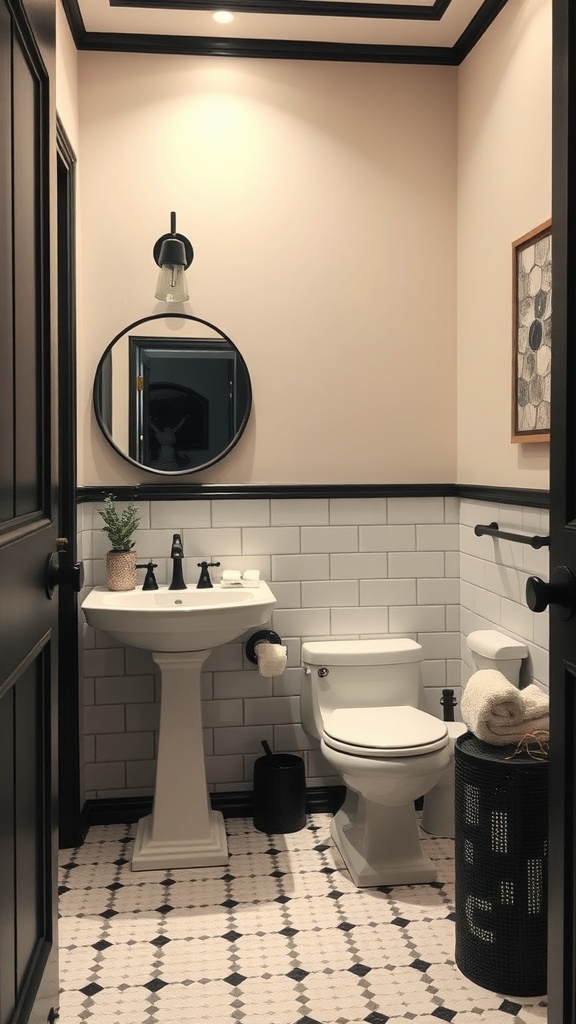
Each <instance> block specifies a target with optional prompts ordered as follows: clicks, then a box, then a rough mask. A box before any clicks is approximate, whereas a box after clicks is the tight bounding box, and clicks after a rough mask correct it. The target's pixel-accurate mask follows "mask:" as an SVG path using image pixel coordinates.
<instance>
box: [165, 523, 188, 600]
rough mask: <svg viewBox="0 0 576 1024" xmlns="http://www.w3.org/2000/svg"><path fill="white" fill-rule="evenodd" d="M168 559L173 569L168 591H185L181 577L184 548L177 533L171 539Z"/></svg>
mask: <svg viewBox="0 0 576 1024" xmlns="http://www.w3.org/2000/svg"><path fill="white" fill-rule="evenodd" d="M170 558H171V559H172V562H173V569H172V583H171V584H170V586H169V587H168V590H186V584H185V583H184V576H183V575H182V562H183V561H184V548H183V547H182V539H181V537H180V534H179V533H175V534H174V536H173V537H172V549H171V551H170Z"/></svg>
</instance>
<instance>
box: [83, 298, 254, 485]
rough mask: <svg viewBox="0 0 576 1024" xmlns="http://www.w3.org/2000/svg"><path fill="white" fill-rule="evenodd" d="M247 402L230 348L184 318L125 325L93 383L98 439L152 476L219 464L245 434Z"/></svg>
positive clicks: (209, 329) (200, 323)
mask: <svg viewBox="0 0 576 1024" xmlns="http://www.w3.org/2000/svg"><path fill="white" fill-rule="evenodd" d="M251 400H252V393H251V386H250V376H249V374H248V368H247V366H246V363H245V362H244V359H243V358H242V356H241V354H240V352H239V351H238V349H237V348H236V346H235V345H234V343H233V342H232V341H231V340H230V338H228V337H227V336H226V335H225V334H224V333H223V332H222V331H220V330H219V328H217V327H215V326H214V325H213V324H210V323H209V322H208V321H207V320H201V319H200V318H199V317H195V316H192V315H191V314H186V313H161V314H156V315H154V316H150V317H145V318H143V319H142V320H137V321H135V322H134V323H133V324H130V325H129V327H127V328H125V330H123V331H122V332H121V333H120V334H118V335H117V336H116V337H115V338H114V339H113V340H112V341H111V343H110V344H109V345H108V348H107V349H106V351H105V352H104V355H103V356H102V358H101V360H100V363H99V364H98V368H97V370H96V377H95V381H94V410H95V413H96V418H97V420H98V423H99V425H100V428H101V429H102V431H103V433H104V436H105V437H106V438H107V440H108V441H109V442H110V444H112V446H113V447H114V448H115V449H116V451H117V452H119V454H120V455H122V456H123V457H124V458H126V459H128V461H130V462H132V463H133V464H134V465H137V466H141V467H142V468H143V469H147V470H151V471H152V472H154V473H167V474H175V473H193V472H196V471H198V470H199V469H204V468H205V467H206V466H210V465H212V464H213V463H215V462H218V461H219V460H220V459H222V458H223V457H224V455H226V454H227V453H228V452H229V451H230V450H231V449H232V448H233V447H234V445H235V444H236V443H237V441H238V439H239V437H240V436H241V434H242V432H243V430H244V428H245V426H246V423H247V421H248V417H249V415H250V408H251Z"/></svg>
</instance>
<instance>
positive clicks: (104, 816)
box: [82, 786, 345, 838]
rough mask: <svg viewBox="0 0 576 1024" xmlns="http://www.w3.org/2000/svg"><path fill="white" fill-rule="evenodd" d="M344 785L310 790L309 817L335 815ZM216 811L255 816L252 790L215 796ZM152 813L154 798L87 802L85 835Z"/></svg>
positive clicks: (84, 816)
mask: <svg viewBox="0 0 576 1024" xmlns="http://www.w3.org/2000/svg"><path fill="white" fill-rule="evenodd" d="M344 793H345V787H344V786H316V787H314V788H312V789H307V790H306V810H307V812H308V813H309V814H314V813H317V814H320V813H324V814H335V813H336V811H337V810H338V808H339V807H340V806H341V804H342V801H343V800H344ZM211 803H212V807H213V809H214V810H215V811H221V812H222V814H223V815H224V817H225V818H250V817H252V812H253V804H252V792H251V791H250V790H247V791H245V792H244V791H243V792H240V793H212V794H211ZM151 810H152V797H151V796H141V797H131V796H129V797H116V798H110V799H107V800H87V801H86V803H85V804H84V808H83V811H82V824H83V829H82V831H83V835H84V838H85V837H86V833H87V832H88V829H89V828H91V827H92V826H93V825H130V824H132V823H133V822H135V821H138V820H139V819H140V818H143V817H145V815H147V814H150V811H151Z"/></svg>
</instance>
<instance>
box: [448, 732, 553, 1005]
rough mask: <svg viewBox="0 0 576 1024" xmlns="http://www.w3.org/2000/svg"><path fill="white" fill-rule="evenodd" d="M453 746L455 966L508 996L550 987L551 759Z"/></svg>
mask: <svg viewBox="0 0 576 1024" xmlns="http://www.w3.org/2000/svg"><path fill="white" fill-rule="evenodd" d="M514 750H515V747H496V746H493V745H491V744H488V743H483V742H482V741H481V740H478V739H477V738H476V737H475V736H473V735H472V734H471V733H467V734H466V735H465V736H461V737H460V738H459V739H458V740H457V741H456V744H455V749H454V760H455V772H456V827H455V865H456V963H457V965H458V967H459V969H460V970H461V971H462V973H463V974H464V975H466V977H467V978H469V979H470V980H471V981H473V982H475V983H476V984H477V985H482V986H483V987H484V988H487V989H490V990H491V991H492V992H499V993H502V994H503V995H512V996H513V995H517V996H540V995H544V994H545V992H546V953H547V896H548V885H547V853H548V762H547V761H539V760H534V759H533V758H532V757H531V756H530V755H529V754H525V753H523V754H522V755H519V756H518V755H517V756H512V757H511V756H510V755H513V754H514Z"/></svg>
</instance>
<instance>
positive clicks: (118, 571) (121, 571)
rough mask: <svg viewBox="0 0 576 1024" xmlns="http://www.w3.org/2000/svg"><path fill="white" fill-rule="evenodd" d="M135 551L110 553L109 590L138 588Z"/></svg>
mask: <svg viewBox="0 0 576 1024" xmlns="http://www.w3.org/2000/svg"><path fill="white" fill-rule="evenodd" d="M137 557H138V556H137V554H136V552H135V551H109V552H108V553H107V555H106V585H107V587H108V590H134V589H135V588H136V582H137V576H136V559H137Z"/></svg>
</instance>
